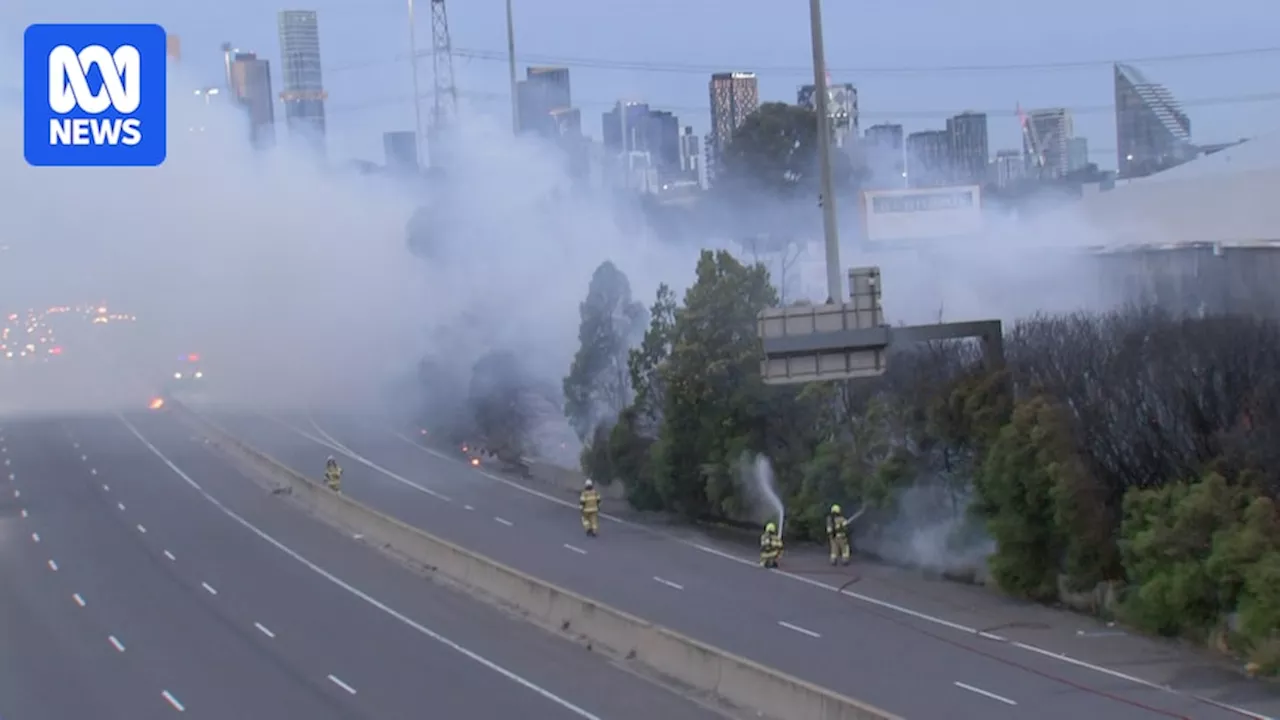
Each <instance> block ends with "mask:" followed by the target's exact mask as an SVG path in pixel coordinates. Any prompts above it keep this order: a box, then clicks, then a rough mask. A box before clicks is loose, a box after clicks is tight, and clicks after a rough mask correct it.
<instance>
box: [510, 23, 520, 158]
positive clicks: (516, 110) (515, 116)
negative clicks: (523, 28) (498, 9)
mask: <svg viewBox="0 0 1280 720" xmlns="http://www.w3.org/2000/svg"><path fill="white" fill-rule="evenodd" d="M507 71H508V72H509V73H510V75H511V132H513V133H515V134H517V135H519V134H520V98H519V97H518V96H517V94H516V90H517V89H518V88H519V81H518V80H517V79H516V77H517V76H516V22H515V17H514V16H513V15H512V13H511V0H507Z"/></svg>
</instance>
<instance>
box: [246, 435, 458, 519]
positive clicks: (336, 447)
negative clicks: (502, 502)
mask: <svg viewBox="0 0 1280 720" xmlns="http://www.w3.org/2000/svg"><path fill="white" fill-rule="evenodd" d="M264 417H266V418H267V419H268V420H271V421H273V422H275V423H277V424H279V425H283V426H284V427H286V428H288V429H289V430H292V431H293V432H294V433H297V434H298V435H301V436H302V437H304V438H306V439H307V440H310V441H311V442H313V443H316V444H317V445H323V446H324V447H327V448H329V449H330V450H333V451H334V452H339V453H342V454H343V455H346V456H347V457H349V458H351V459H352V460H355V461H356V462H358V463H360V464H361V465H364V466H365V467H367V468H370V469H372V470H376V471H377V472H380V473H382V474H383V475H386V476H387V477H389V478H391V479H392V480H395V481H396V482H398V483H400V484H401V485H404V486H406V487H410V488H413V489H414V490H417V491H418V492H421V493H425V494H427V495H430V496H431V497H433V498H435V499H437V500H440V501H441V502H448V503H451V502H453V498H450V497H449V496H447V495H444V494H441V493H438V492H436V491H435V490H432V489H431V488H429V487H424V486H422V485H419V484H418V483H416V482H413V481H412V480H410V479H408V478H406V477H402V476H400V475H397V474H395V473H393V472H391V471H390V470H388V469H386V468H384V467H382V466H381V465H379V464H377V463H375V462H374V461H372V460H370V459H369V458H367V457H365V456H363V455H360V454H359V453H357V452H355V451H354V450H352V449H350V448H348V447H346V446H344V445H342V444H341V443H339V442H338V441H337V440H334V439H333V436H332V435H329V434H328V433H326V432H325V431H324V430H323V429H321V428H320V426H318V425H316V421H315V420H312V421H311V425H312V427H315V429H316V431H317V432H319V433H320V434H321V435H322V436H324V437H316V436H315V435H312V434H311V433H309V432H306V431H305V430H301V429H299V428H296V427H294V426H292V425H290V424H289V423H287V422H285V421H283V420H281V419H279V418H274V417H270V416H264Z"/></svg>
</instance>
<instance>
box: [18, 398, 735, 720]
mask: <svg viewBox="0 0 1280 720" xmlns="http://www.w3.org/2000/svg"><path fill="white" fill-rule="evenodd" d="M0 458H2V459H3V463H4V466H3V473H4V474H3V475H0V573H3V575H2V576H0V577H2V578H3V581H2V582H0V717H3V718H4V720H44V719H46V718H48V719H50V720H55V719H56V720H62V719H64V718H73V717H84V718H89V717H92V718H104V719H106V718H127V719H128V720H145V719H146V718H152V717H167V716H170V715H172V714H174V713H181V714H185V715H194V716H196V717H206V718H216V719H217V720H227V719H228V718H237V719H238V720H239V719H243V720H255V719H257V718H261V719H262V720H277V719H278V718H308V719H309V720H321V719H324V718H377V719H378V720H389V719H390V720H394V719H397V718H405V719H406V720H407V719H409V718H421V717H428V716H430V717H441V718H463V717H478V718H489V717H493V718H498V717H529V718H547V719H552V718H555V719H566V720H572V719H576V720H588V719H591V718H618V719H620V720H639V719H640V718H645V719H646V720H647V719H648V718H651V717H654V716H659V717H664V718H671V719H673V720H707V719H709V718H714V717H718V715H716V714H715V713H713V712H712V711H711V710H709V709H706V708H704V707H702V706H699V705H697V704H695V703H694V702H692V701H691V700H688V699H686V698H683V697H679V696H677V695H675V694H674V693H672V692H670V691H668V690H666V689H664V688H661V687H659V686H657V685H655V684H653V683H651V682H649V681H647V680H645V679H643V678H640V677H638V676H636V675H634V674H632V673H630V672H628V671H626V670H625V669H622V668H620V667H617V666H615V665H613V664H611V663H609V662H607V661H606V660H605V659H604V658H602V657H600V656H598V655H593V654H592V653H590V652H588V651H585V650H584V649H582V648H581V647H579V646H577V645H574V644H572V643H569V642H567V641H565V640H562V639H560V638H557V637H555V636H554V635H551V634H549V633H547V632H544V631H542V630H540V629H538V628H536V627H534V626H531V625H529V624H527V623H525V622H523V621H520V620H518V619H516V618H513V617H511V616H509V615H506V614H504V613H502V612H500V611H498V610H497V609H495V608H493V607H491V606H489V605H485V604H483V603H480V602H477V601H475V600H474V599H472V598H468V597H467V596H465V595H463V594H461V593H458V592H454V591H451V590H447V589H445V588H442V587H440V586H438V585H435V584H433V583H431V582H427V581H424V580H423V579H422V578H421V577H419V576H416V575H414V574H412V573H411V572H409V571H408V570H406V569H404V568H403V567H402V566H400V565H398V564H396V563H395V562H394V561H392V560H390V559H388V558H386V557H385V556H383V555H381V554H379V553H378V552H376V551H375V550H373V549H370V548H368V547H365V546H364V545H362V544H361V543H359V542H356V541H354V540H352V539H351V538H347V537H344V536H343V535H342V534H341V533H340V532H339V531H337V530H334V529H332V528H330V527H329V526H327V525H324V524H322V523H320V522H319V521H318V520H315V519H313V518H310V517H308V516H307V515H305V514H304V513H302V512H299V511H298V510H296V509H294V508H293V507H292V506H291V505H289V504H287V503H284V502H282V501H280V500H278V499H275V498H272V497H271V496H270V495H268V494H267V493H265V492H263V491H262V490H261V488H260V487H258V486H257V485H255V484H253V483H252V482H251V481H250V480H248V479H247V478H244V477H243V476H241V475H239V474H238V472H237V471H236V470H235V469H233V468H231V467H230V466H229V465H228V464H227V463H225V462H224V460H223V459H222V458H221V457H220V456H218V455H217V454H216V453H215V452H214V451H213V450H211V449H210V448H209V447H208V446H207V445H206V444H205V443H204V442H203V441H202V440H198V439H194V438H192V437H191V436H190V435H189V433H187V432H186V431H185V430H184V429H183V428H181V427H179V426H177V425H175V424H173V422H172V421H171V420H170V419H168V418H167V417H165V416H164V415H162V414H141V415H139V416H137V417H134V416H129V417H125V418H118V417H105V418H97V419H68V418H63V419H44V420H39V421H30V422H25V423H18V422H14V421H12V420H9V421H5V422H0Z"/></svg>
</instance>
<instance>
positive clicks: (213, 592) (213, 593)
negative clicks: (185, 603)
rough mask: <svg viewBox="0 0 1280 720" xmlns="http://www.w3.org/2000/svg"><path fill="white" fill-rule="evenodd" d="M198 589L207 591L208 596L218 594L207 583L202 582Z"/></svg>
mask: <svg viewBox="0 0 1280 720" xmlns="http://www.w3.org/2000/svg"><path fill="white" fill-rule="evenodd" d="M200 587H202V588H204V589H205V590H207V591H208V592H209V594H210V595H217V594H218V591H217V590H214V589H213V586H212V585H210V584H209V583H207V582H202V583H200Z"/></svg>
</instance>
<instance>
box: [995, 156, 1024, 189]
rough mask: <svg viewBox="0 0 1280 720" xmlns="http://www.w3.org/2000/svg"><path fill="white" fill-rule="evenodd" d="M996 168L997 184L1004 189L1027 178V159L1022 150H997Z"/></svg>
mask: <svg viewBox="0 0 1280 720" xmlns="http://www.w3.org/2000/svg"><path fill="white" fill-rule="evenodd" d="M995 166H996V168H995V169H996V172H995V175H996V177H995V182H996V185H998V186H1000V187H1002V188H1003V187H1009V186H1010V185H1013V184H1014V183H1017V182H1018V181H1020V180H1022V179H1023V178H1025V177H1026V176H1027V158H1026V156H1024V155H1023V153H1022V151H1021V150H997V151H996V162H995Z"/></svg>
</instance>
